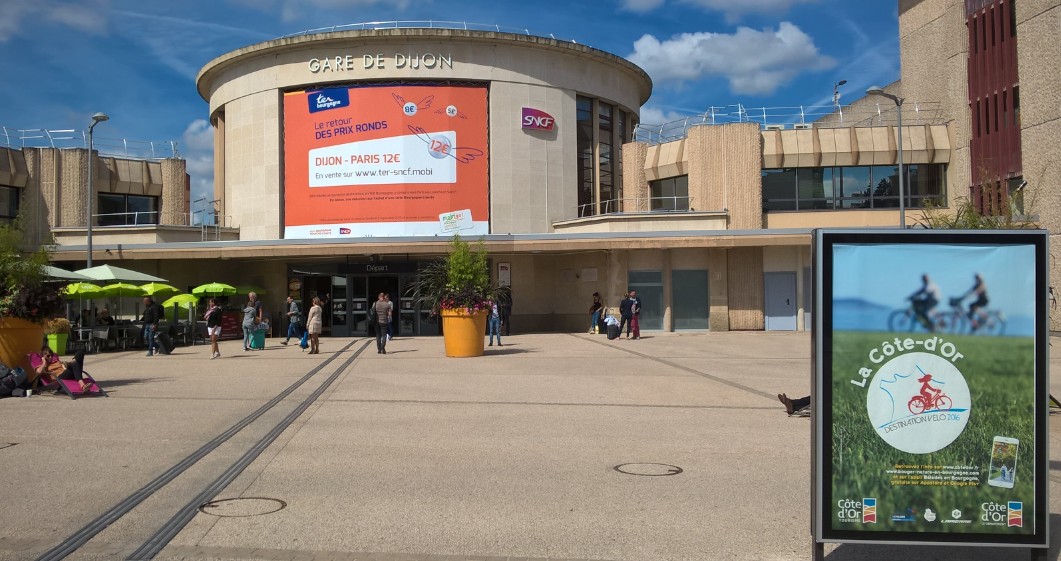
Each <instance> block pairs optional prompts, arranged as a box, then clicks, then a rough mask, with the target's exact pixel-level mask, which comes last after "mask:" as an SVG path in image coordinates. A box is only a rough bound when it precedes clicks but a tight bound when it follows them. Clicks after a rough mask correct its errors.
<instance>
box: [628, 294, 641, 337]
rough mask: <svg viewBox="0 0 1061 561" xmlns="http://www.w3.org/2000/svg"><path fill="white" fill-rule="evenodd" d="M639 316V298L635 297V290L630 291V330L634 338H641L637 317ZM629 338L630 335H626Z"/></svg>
mask: <svg viewBox="0 0 1061 561" xmlns="http://www.w3.org/2000/svg"><path fill="white" fill-rule="evenodd" d="M640 317H641V299H640V298H638V297H637V291H636V290H631V291H630V331H632V332H633V335H634V337H633V338H634V339H640V338H641V324H640V323H639V321H638V320H639V319H640ZM626 338H627V339H630V335H627V336H626Z"/></svg>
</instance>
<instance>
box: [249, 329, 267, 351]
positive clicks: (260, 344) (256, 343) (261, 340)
mask: <svg viewBox="0 0 1061 561" xmlns="http://www.w3.org/2000/svg"><path fill="white" fill-rule="evenodd" d="M266 333H268V331H266V330H264V329H255V330H254V333H251V348H252V349H264V348H265V334H266Z"/></svg>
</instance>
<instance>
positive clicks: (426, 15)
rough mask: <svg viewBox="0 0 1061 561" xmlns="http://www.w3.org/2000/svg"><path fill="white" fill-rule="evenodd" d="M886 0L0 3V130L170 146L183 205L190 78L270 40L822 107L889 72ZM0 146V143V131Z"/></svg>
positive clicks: (689, 105) (197, 101) (662, 109)
mask: <svg viewBox="0 0 1061 561" xmlns="http://www.w3.org/2000/svg"><path fill="white" fill-rule="evenodd" d="M897 4H898V3H897V2H896V1H895V0H868V1H865V0H583V1H576V2H571V1H569V0H565V1H554V0H536V1H531V2H511V1H498V0H463V1H460V2H454V1H451V0H450V1H442V0H418V1H417V0H183V1H181V2H153V1H148V2H144V1H131V0H0V14H2V15H0V76H3V77H4V87H2V88H0V127H5V128H7V129H16V130H17V129H50V130H55V129H76V130H81V131H83V130H86V129H87V128H88V126H89V124H91V122H92V119H91V117H92V115H93V114H95V113H97V112H103V113H106V114H107V115H108V116H109V117H110V120H109V121H107V122H104V123H101V124H99V125H97V126H96V128H95V130H94V139H95V140H96V142H97V143H98V144H100V145H104V144H114V143H116V142H120V141H121V140H122V139H129V140H133V141H137V143H135V145H140V144H139V143H140V142H147V141H152V142H176V143H177V148H178V152H179V154H180V156H181V157H183V158H185V159H187V161H188V173H189V174H190V175H191V178H192V199H193V200H195V199H198V198H200V197H207V198H208V199H212V198H213V197H212V194H213V187H212V186H213V154H212V149H213V148H212V146H213V134H212V130H211V127H210V125H209V122H208V117H209V116H208V109H209V108H208V105H207V102H206V101H204V100H203V99H202V98H201V97H199V94H198V92H197V90H196V87H195V77H196V74H197V73H198V72H199V70H200V69H201V68H202V67H203V66H204V65H205V64H206V63H208V62H209V61H210V60H212V59H214V58H216V57H218V56H220V55H222V54H225V53H227V52H229V51H232V50H235V49H238V48H241V47H244V46H247V45H251V44H255V43H259V42H262V41H269V40H272V39H275V38H277V37H280V36H282V35H286V34H291V33H298V32H301V31H306V30H310V29H317V28H321V27H326V26H332V25H343V24H350V23H361V22H385V21H443V22H468V23H471V24H490V25H497V26H500V27H501V28H502V29H503V30H508V29H520V30H526V31H527V32H529V33H531V34H533V35H543V36H549V35H551V36H553V37H556V38H557V39H565V40H574V41H576V42H578V43H581V44H584V45H589V46H591V47H595V48H597V49H601V50H604V51H607V52H609V53H612V54H615V55H618V56H622V57H625V58H627V59H629V60H631V61H632V62H634V63H636V64H638V65H639V66H641V67H642V68H643V69H645V70H646V71H647V72H648V74H649V76H651V77H652V81H653V92H652V96H651V98H650V99H649V101H648V102H647V103H646V104H645V106H644V107H642V108H641V122H642V123H644V124H663V123H664V122H667V121H672V120H675V119H679V118H682V117H686V116H690V115H696V114H703V113H704V112H705V111H707V108H708V107H711V106H727V105H735V104H738V103H740V104H743V105H744V106H745V107H748V108H754V107H795V108H798V107H799V106H828V105H830V104H831V103H832V96H833V87H834V84H836V83H837V82H839V81H840V80H847V84H846V85H844V86H841V87H840V88H839V91H840V93H841V96H842V97H841V103H842V104H845V105H846V104H847V103H849V102H851V101H853V100H855V99H857V98H859V97H861V96H862V93H863V92H865V90H866V88H868V87H869V86H871V85H881V86H884V85H887V84H889V83H891V82H893V81H895V80H897V79H898V78H899V42H898V6H897ZM3 132H4V131H3V129H0V135H2V134H3ZM0 144H4V139H3V137H2V136H0Z"/></svg>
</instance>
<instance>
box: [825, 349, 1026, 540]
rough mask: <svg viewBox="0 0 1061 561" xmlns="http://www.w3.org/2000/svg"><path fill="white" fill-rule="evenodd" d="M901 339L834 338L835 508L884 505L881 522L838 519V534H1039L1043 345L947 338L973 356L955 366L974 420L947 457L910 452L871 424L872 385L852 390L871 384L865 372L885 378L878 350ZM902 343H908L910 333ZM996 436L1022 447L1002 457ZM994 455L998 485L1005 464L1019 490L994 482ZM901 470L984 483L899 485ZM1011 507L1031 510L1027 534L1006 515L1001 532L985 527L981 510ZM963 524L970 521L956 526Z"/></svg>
mask: <svg viewBox="0 0 1061 561" xmlns="http://www.w3.org/2000/svg"><path fill="white" fill-rule="evenodd" d="M896 336H897V335H896V334H895V333H884V332H881V333H872V332H836V333H834V334H833V355H832V356H833V365H832V390H833V396H832V428H833V430H832V442H831V447H832V468H833V482H832V483H833V504H834V505H835V504H836V501H837V500H842V499H853V500H861V499H862V498H864V497H874V498H876V499H877V523H875V524H862V523H843V522H840V521H839V519H838V516H837V515H836V513H835V512H834V514H833V515H832V520H833V526H834V528H836V529H844V530H866V531H911V532H974V533H999V534H1014V533H1023V534H1030V533H1032V531H1033V528H1032V520H1033V513H1034V506H1035V504H1034V482H1033V467H1034V454H1033V449H1034V434H1035V433H1034V430H1035V376H1034V372H1035V371H1034V357H1035V353H1034V340H1033V339H1032V338H1030V337H1019V338H1018V337H984V336H969V335H964V336H963V335H944V336H940V337H941V338H942V339H943V340H946V341H949V342H951V343H953V344H954V345H955V347H956V348H957V350H958V352H960V353H961V354H963V355H964V357H963V358H961V359H960V360H958V361H956V362H954V363H953V364H954V365H955V366H956V367H957V368H958V369H959V370H960V371H961V373H962V375H963V376H964V378H965V380H966V383H967V384H968V386H969V395H970V398H971V402H972V405H971V407H970V414H969V421H968V424H967V425H966V426H965V429H964V431H963V432H962V433H961V435H960V436H958V437H957V439H955V440H954V441H953V442H952V443H950V444H949V445H948V446H946V447H944V448H943V449H941V450H938V451H936V452H932V453H928V454H910V453H907V452H903V451H901V450H898V449H896V448H893V447H892V446H890V445H889V444H888V443H887V442H885V441H884V440H883V439H882V438H881V437H880V436H879V435H878V434H877V432H876V430H875V429H874V427H873V426H872V425H871V422H870V420H869V418H868V415H867V410H866V399H867V391H868V390H869V387H870V384H866V387H860V386H858V385H855V384H853V383H852V380H855V381H860V380H862V377H861V376H859V369H860V368H864V367H868V368H872V369H873V370H874V372H875V371H876V369H877V368H878V367H879V366H880V365H879V364H873V363H872V362H871V361H870V360H869V358H868V354H869V352H870V351H871V350H872V349H874V348H879V347H880V346H881V345H882V343H883V342H885V341H893V340H894V339H895V337H896ZM899 337H901V338H905V337H906V335H899ZM928 337H933V335H928V334H921V335H919V336H918V337H917V338H919V339H925V338H928ZM870 379H872V376H871V377H870ZM929 430H930V429H929ZM995 437H1004V438H1008V439H1015V440H1017V441H1018V442H1017V444H1016V445H1011V446H1009V447H1006V448H1004V449H1001V450H1000V449H998V448H997V446H996V442H995ZM826 445H827V446H828V445H830V443H828V442H827V443H826ZM993 449H994V450H995V452H996V459H995V464H996V465H995V467H994V468H993V470H992V471H994V478H995V479H997V478H998V477H999V474H1000V469H999V464H1001V465H1007V471H1013V477H1012V483H1011V484H1012V488H1006V487H999V486H992V485H989V483H988V481H989V476H990V475H991V474H989V470H991V468H989V466H991V465H992V462H991V459H992V450H993ZM1003 456H1004V457H1003ZM896 466H926V467H929V468H930V469H929V473H933V474H936V475H937V476H938V474H939V473H940V471H939V470H937V469H935V468H939V467H944V466H959V467H960V466H972V467H973V468H974V470H975V476H976V478H977V479H978V483H975V484H973V485H969V486H953V485H950V484H944V485H938V484H934V485H918V484H915V485H908V484H896V482H897V481H900V480H897V479H896V478H895V476H894V475H893V474H889V470H893V471H894V470H895V469H896ZM1013 466H1015V467H1013ZM919 469H921V468H919ZM915 471H916V470H915ZM947 478H949V475H948V476H947ZM903 483H905V482H903ZM1003 484H1005V482H1003ZM1008 501H1022V502H1023V505H1024V509H1023V526H1022V527H1007V525H1006V522H1007V521H1006V519H1005V513H1004V512H1003V513H1002V520H1001V525H988V524H985V521H984V520H983V517H984V514H985V512H984V509H983V508H982V505H983V504H984V503H985V502H994V503H998V504H1001V505H1006V504H1007V502H1008ZM927 510H931V511H932V513H931V514H929V516H928V518H932V519H933V520H931V521H929V520H926V516H925V514H926V511H927ZM893 516H894V517H895V519H894V520H893ZM987 518H988V519H989V520H987V521H986V522H996V523H997V522H998V515H992V514H988V516H987ZM956 520H969V522H968V523H962V522H954V521H956ZM944 521H950V522H946V523H945V522H944Z"/></svg>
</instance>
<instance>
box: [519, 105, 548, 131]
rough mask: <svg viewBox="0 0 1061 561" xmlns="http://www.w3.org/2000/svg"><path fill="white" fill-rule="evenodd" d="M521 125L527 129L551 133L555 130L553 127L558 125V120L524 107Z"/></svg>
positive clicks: (542, 112) (543, 112)
mask: <svg viewBox="0 0 1061 561" xmlns="http://www.w3.org/2000/svg"><path fill="white" fill-rule="evenodd" d="M521 123H522V124H523V128H525V129H533V130H539V131H551V130H553V125H554V124H555V123H556V119H554V118H553V116H552V115H550V114H548V113H546V112H545V111H542V110H540V109H534V108H531V107H524V108H523V116H522V121H521Z"/></svg>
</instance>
